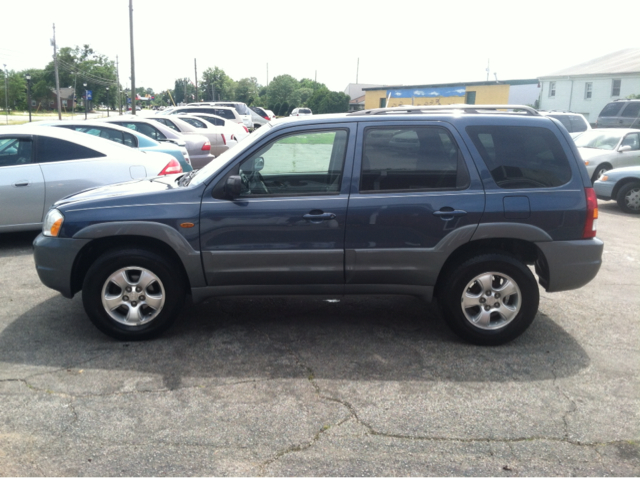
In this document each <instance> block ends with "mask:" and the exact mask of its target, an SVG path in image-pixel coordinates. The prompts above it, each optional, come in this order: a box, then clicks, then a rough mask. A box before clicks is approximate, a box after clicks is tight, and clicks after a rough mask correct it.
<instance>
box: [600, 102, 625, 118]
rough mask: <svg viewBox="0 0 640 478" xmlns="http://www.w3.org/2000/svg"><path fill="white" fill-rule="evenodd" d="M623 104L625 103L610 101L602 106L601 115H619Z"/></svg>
mask: <svg viewBox="0 0 640 478" xmlns="http://www.w3.org/2000/svg"><path fill="white" fill-rule="evenodd" d="M623 105H624V103H620V102H616V103H609V104H608V105H607V106H605V107H604V108H602V111H601V112H600V116H618V113H620V110H621V109H622V106H623Z"/></svg>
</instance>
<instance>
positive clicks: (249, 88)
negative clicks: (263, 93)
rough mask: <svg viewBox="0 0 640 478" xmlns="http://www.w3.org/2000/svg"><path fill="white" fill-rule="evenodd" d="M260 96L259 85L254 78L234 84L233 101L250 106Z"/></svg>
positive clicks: (244, 79)
mask: <svg viewBox="0 0 640 478" xmlns="http://www.w3.org/2000/svg"><path fill="white" fill-rule="evenodd" d="M259 96H260V85H258V79H257V78H255V77H251V78H243V79H241V80H240V81H238V82H237V83H236V89H235V100H236V101H241V102H243V103H246V104H247V105H252V104H254V103H255V101H256V100H257V99H258V97H259Z"/></svg>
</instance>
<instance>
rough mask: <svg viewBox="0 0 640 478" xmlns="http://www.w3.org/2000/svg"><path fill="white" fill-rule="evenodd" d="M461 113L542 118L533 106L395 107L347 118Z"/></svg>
mask: <svg viewBox="0 0 640 478" xmlns="http://www.w3.org/2000/svg"><path fill="white" fill-rule="evenodd" d="M453 111H460V112H464V113H472V114H482V113H504V114H525V115H528V116H540V114H539V113H538V111H536V109H535V108H532V107H531V106H524V105H466V104H452V105H437V106H427V105H425V106H394V107H392V108H375V109H372V110H364V111H355V112H353V113H348V114H347V116H367V115H385V114H397V113H406V114H425V113H439V112H453Z"/></svg>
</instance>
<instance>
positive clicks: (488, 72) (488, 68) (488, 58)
mask: <svg viewBox="0 0 640 478" xmlns="http://www.w3.org/2000/svg"><path fill="white" fill-rule="evenodd" d="M487 81H489V58H487Z"/></svg>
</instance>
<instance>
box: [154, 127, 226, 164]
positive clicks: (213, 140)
mask: <svg viewBox="0 0 640 478" xmlns="http://www.w3.org/2000/svg"><path fill="white" fill-rule="evenodd" d="M185 118H186V119H185ZM150 119H151V120H153V121H157V122H159V123H161V124H163V125H165V126H167V127H168V128H171V129H172V130H174V131H177V132H178V133H180V134H183V135H201V136H204V137H206V138H207V139H208V140H209V144H210V151H211V154H212V155H213V156H214V157H215V156H219V155H221V154H222V153H224V152H225V151H226V150H227V149H229V147H230V146H232V145H235V141H232V140H231V139H230V138H229V139H228V140H227V138H225V137H224V136H223V135H222V133H220V132H219V131H216V130H214V129H213V128H209V127H208V126H207V125H208V123H206V122H204V121H200V120H198V119H196V118H192V117H189V116H188V115H181V114H178V115H169V116H151V117H150ZM196 122H197V123H196ZM196 124H197V126H196ZM227 142H229V144H227ZM211 159H213V158H211ZM211 159H209V160H208V161H197V162H196V161H194V167H195V168H196V169H200V168H202V167H204V166H205V165H206V164H208V162H209V161H211Z"/></svg>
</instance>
